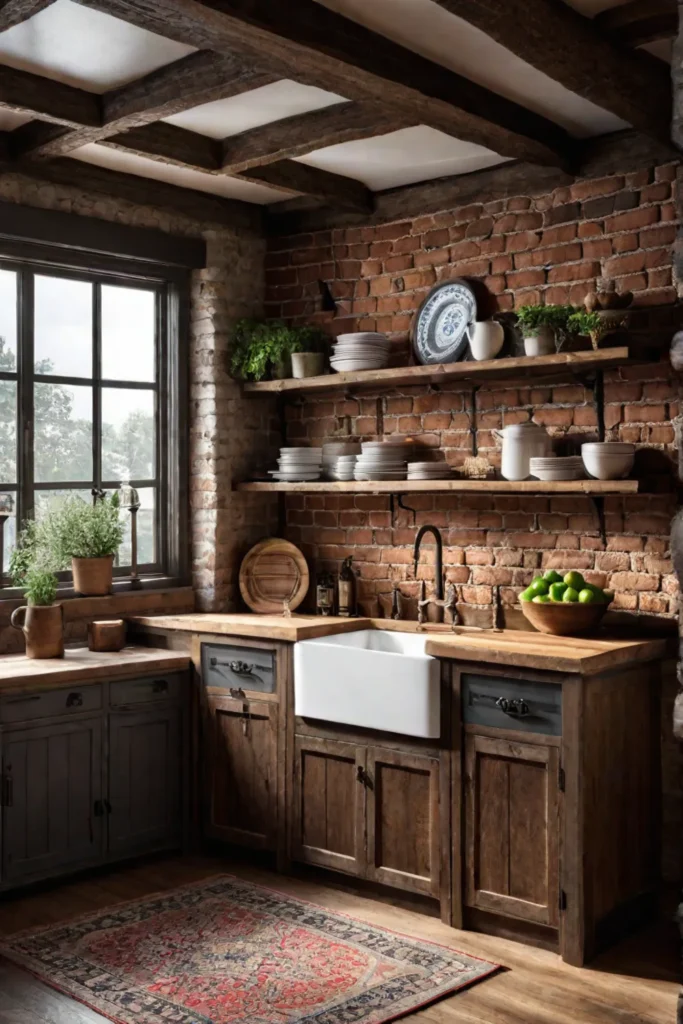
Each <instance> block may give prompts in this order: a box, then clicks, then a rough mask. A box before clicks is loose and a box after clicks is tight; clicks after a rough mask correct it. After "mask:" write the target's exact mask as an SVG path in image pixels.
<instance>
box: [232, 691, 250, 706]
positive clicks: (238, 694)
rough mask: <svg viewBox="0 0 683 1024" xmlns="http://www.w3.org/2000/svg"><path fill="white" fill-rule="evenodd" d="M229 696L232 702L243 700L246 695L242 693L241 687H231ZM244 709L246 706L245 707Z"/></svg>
mask: <svg viewBox="0 0 683 1024" xmlns="http://www.w3.org/2000/svg"><path fill="white" fill-rule="evenodd" d="M230 696H231V697H232V698H233V699H234V700H244V699H245V698H246V696H247V695H246V693H245V692H244V690H243V689H242V687H241V686H231V687H230ZM245 707H246V705H245Z"/></svg>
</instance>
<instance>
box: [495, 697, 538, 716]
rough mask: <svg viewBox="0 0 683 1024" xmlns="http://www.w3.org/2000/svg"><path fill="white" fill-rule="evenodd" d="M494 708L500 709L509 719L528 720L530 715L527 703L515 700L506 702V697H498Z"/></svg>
mask: <svg viewBox="0 0 683 1024" xmlns="http://www.w3.org/2000/svg"><path fill="white" fill-rule="evenodd" d="M496 707H497V708H500V710H501V711H502V712H503V713H504V714H506V715H510V717H511V718H528V717H529V715H530V714H531V711H530V710H529V705H528V704H527V702H526V701H525V700H521V699H517V698H516V699H514V700H508V698H507V697H499V698H498V700H497V701H496Z"/></svg>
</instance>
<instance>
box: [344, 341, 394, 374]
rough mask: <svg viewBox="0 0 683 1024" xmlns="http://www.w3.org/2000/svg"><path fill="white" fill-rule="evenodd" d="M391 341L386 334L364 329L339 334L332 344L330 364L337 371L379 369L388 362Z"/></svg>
mask: <svg viewBox="0 0 683 1024" xmlns="http://www.w3.org/2000/svg"><path fill="white" fill-rule="evenodd" d="M390 348H391V342H390V341H389V339H388V338H387V336H386V334H378V333H377V332H376V331H365V332H364V333H358V334H340V335H339V337H338V338H337V344H336V345H334V346H333V354H332V356H331V357H330V365H331V366H332V369H333V370H336V371H337V373H343V372H344V371H345V370H380V369H382V367H383V366H386V365H387V363H388V362H389V350H390Z"/></svg>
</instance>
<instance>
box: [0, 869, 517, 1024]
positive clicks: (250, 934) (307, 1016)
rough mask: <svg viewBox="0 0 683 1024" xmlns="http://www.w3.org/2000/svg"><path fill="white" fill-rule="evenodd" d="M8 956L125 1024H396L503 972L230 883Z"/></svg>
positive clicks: (31, 935)
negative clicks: (393, 1021)
mask: <svg viewBox="0 0 683 1024" xmlns="http://www.w3.org/2000/svg"><path fill="white" fill-rule="evenodd" d="M0 952H2V954H3V955H4V956H6V957H8V958H9V959H10V960H12V961H13V962H14V963H16V964H18V965H19V966H21V967H24V968H26V969H27V970H28V971H30V972H31V973H32V974H35V975H36V976H37V977H38V978H40V979H41V980H42V981H44V982H46V983H47V984H48V985H51V986H52V987H53V988H56V989H59V990H60V991H61V992H64V993H65V994H66V995H69V996H72V997H73V998H74V999H77V1000H79V1001H80V1002H82V1003H85V1004H86V1005H87V1006H89V1007H91V1008H92V1009H93V1010H96V1011H97V1012H98V1013H101V1014H103V1015H104V1016H106V1017H109V1018H110V1019H111V1020H113V1021H117V1022H120V1024H304V1022H305V1024H386V1022H387V1021H391V1020H395V1019H396V1018H397V1017H401V1016H403V1015H404V1014H407V1013H410V1012H412V1011H414V1010H417V1009H419V1008H420V1007H423V1006H426V1005H427V1004H428V1003H432V1002H434V1001H435V1000H437V999H440V998H442V997H443V996H446V995H450V994H452V993H454V992H457V991H458V990H459V989H462V988H465V986H467V985H471V984H472V983H473V982H475V981H480V980H481V979H482V978H485V977H486V976H487V975H489V974H491V973H493V972H494V971H496V970H497V969H498V965H497V964H492V963H489V962H488V961H486V960H479V959H477V958H476V957H472V956H468V955H467V954H465V953H460V952H458V951H457V950H455V949H451V948H449V947H447V946H440V945H436V944H435V943H432V942H423V941H421V940H418V939H411V938H409V937H407V936H405V935H399V934H398V933H396V932H391V931H388V930H386V929H385V928H375V927H373V926H371V925H368V924H365V923H364V922H363V921H359V920H357V919H355V918H352V917H347V916H346V915H343V914H337V913H332V912H330V911H328V910H324V909H323V908H322V907H318V906H315V905H313V904H311V903H306V902H303V901H302V900H299V899H295V898H294V897H292V896H287V895H285V894H284V893H280V892H275V891H273V890H271V889H265V888H262V887H261V886H258V885H252V884H250V883H249V882H243V881H241V880H239V879H237V878H232V877H228V876H222V877H219V878H213V879H210V880H209V881H203V882H200V883H198V884H195V885H189V886H184V887H183V888H181V889H176V890H174V891H172V892H170V893H165V894H160V895H156V896H152V897H148V898H147V899H142V900H136V901H135V902H132V903H125V904H122V905H119V906H115V907H113V908H112V909H111V910H110V911H109V912H107V913H101V912H100V913H97V914H91V915H88V916H87V917H81V918H78V919H77V920H73V921H69V922H68V923H66V924H63V925H58V926H56V927H55V926H51V927H49V928H46V929H40V930H32V931H30V932H23V933H20V934H18V935H14V936H11V937H10V938H9V939H7V940H5V941H4V942H3V944H2V946H0Z"/></svg>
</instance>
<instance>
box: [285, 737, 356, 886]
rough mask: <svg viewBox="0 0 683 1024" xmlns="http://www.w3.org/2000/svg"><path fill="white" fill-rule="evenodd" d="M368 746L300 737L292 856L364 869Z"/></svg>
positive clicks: (347, 869) (329, 865) (352, 869)
mask: <svg viewBox="0 0 683 1024" xmlns="http://www.w3.org/2000/svg"><path fill="white" fill-rule="evenodd" d="M365 759H366V750H365V748H364V747H362V746H357V745H356V744H354V743H344V742H341V741H339V740H331V739H318V738H315V737H301V736H297V737H296V739H295V753H294V800H293V807H292V814H293V821H292V856H293V857H294V859H295V860H299V861H302V862H303V863H307V864H317V865H319V866H320V867H325V868H333V869H334V870H335V871H343V872H345V873H346V874H348V875H358V876H363V875H364V874H365V814H366V785H365V783H366V775H365Z"/></svg>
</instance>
